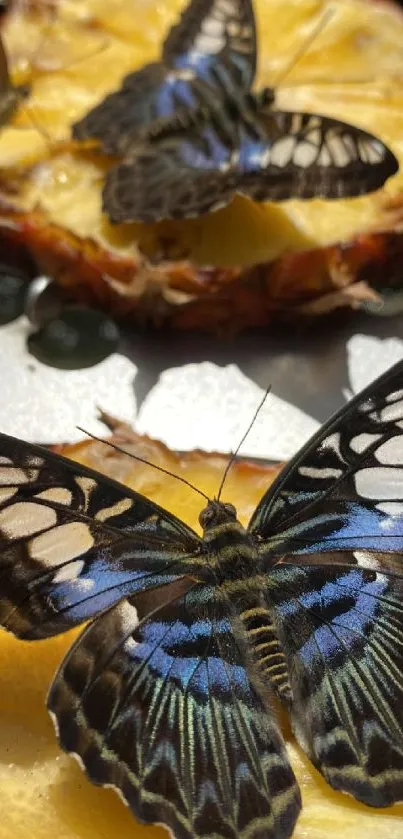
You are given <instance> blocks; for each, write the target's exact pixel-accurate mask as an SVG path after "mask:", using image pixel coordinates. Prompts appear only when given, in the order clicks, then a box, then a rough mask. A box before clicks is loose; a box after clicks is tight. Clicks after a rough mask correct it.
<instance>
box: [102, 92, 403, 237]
mask: <svg viewBox="0 0 403 839" xmlns="http://www.w3.org/2000/svg"><path fill="white" fill-rule="evenodd" d="M398 168H399V166H398V162H397V160H396V158H395V156H394V154H393V152H391V151H390V150H389V149H388V148H387V146H385V145H384V144H383V143H382V142H381V141H380V140H378V139H377V138H376V137H374V136H373V135H372V134H369V133H368V132H366V131H363V130H362V129H360V128H355V127H354V126H352V125H349V124H347V123H344V122H341V121H340V120H335V119H331V118H328V117H323V116H318V115H316V114H303V113H291V112H286V111H275V110H273V108H272V95H271V92H270V91H263V92H262V94H260V95H256V96H254V95H253V94H248V96H246V97H245V99H244V103H243V105H242V107H241V108H239V107H238V105H237V104H235V103H234V102H230V101H229V100H228V101H226V102H225V103H224V105H219V106H218V107H217V108H214V109H211V111H210V115H209V119H208V121H206V118H205V113H204V111H202V110H200V111H199V112H197V111H194V112H193V113H189V114H188V115H187V122H186V120H184V119H183V118H181V119H180V120H179V119H176V120H175V119H174V120H171V122H170V124H165V125H160V126H157V127H156V129H155V131H154V134H151V133H150V135H149V137H148V140H147V142H146V143H143V144H137V145H134V146H133V148H132V150H131V151H128V153H127V155H126V157H125V159H124V160H123V161H122V162H121V163H119V164H117V165H115V166H112V168H111V169H110V170H109V172H108V174H107V177H106V181H105V186H104V189H103V209H104V211H105V212H106V213H107V215H108V217H109V219H110V221H111V222H113V223H115V224H119V223H121V222H126V221H143V222H154V221H160V220H161V219H167V218H176V219H182V218H190V217H195V216H199V215H202V214H203V213H207V212H212V211H215V210H218V209H219V208H221V207H225V206H226V205H227V204H228V203H229V202H230V201H232V199H233V198H234V197H235V195H236V194H239V195H244V196H246V197H248V198H252V199H253V200H254V201H285V200H287V199H289V198H303V199H306V198H318V197H322V198H346V197H351V196H357V195H361V194H364V193H367V192H371V191H373V190H376V189H379V188H380V187H381V186H382V185H383V184H384V182H385V181H386V180H387V179H388V178H389V177H391V175H394V174H395V173H396V172H397V170H398Z"/></svg>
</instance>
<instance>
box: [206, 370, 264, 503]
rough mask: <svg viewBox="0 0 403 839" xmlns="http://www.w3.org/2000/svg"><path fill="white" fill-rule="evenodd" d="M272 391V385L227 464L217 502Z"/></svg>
mask: <svg viewBox="0 0 403 839" xmlns="http://www.w3.org/2000/svg"><path fill="white" fill-rule="evenodd" d="M270 391H271V385H269V387H268V388H267V390H266V392H265V394H264V396H263V398H262V399H261V400H260V402H259V405H258V406H257V408H256V411H255V413H254V414H253V417H252V420H251V422H250V423H249V425H248V427H247V429H246V431H245V434H244V435H243V437H242V440H241V441H240V442H239V443H238V445H237V447H236V449H235V451H234V452H233V454H232V455H231V457H230V459H229V461H228V463H227V465H226V467H225V470H224V474H223V476H222V479H221V483H220V486H219V489H218V495H217V501H219V500H220V497H221V493H222V491H223V487H224V484H225V481H226V480H227V476H228V472H229V470H230V469H231V466H232V465H233V463H234V460H235V458H236V456H237V454H238V452H239V449H240V448H241V446H242V445H243V443H244V442H245V440H246V438H247V436H248V434H249V432H250V430H251V428H252V426H253V424H254V422H255V420H256V417H257V416H258V414H259V412H260V410H261V408H263V405H264V403H265V402H266V399H267V397H268V395H269V393H270Z"/></svg>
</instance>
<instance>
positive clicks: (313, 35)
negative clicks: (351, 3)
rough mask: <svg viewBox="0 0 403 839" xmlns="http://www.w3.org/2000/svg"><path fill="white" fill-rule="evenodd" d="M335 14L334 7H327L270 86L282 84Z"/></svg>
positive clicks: (276, 86)
mask: <svg viewBox="0 0 403 839" xmlns="http://www.w3.org/2000/svg"><path fill="white" fill-rule="evenodd" d="M335 14H336V10H335V9H328V10H327V12H325V14H324V15H323V17H321V19H320V20H319V21H318V23H317V25H316V26H314V28H313V30H312V32H311V34H310V35H309V36H308V38H307V39H306V40H305V41H304V43H303V44H301V46H300V48H299V49H298V50H297V51H296V52H295V53H294V55H293V57H292V59H291V61H290V62H289V64H287V66H286V68H285V70H283V71H282V72H281V73H280V75H279V76H277V79H275V80H274V82H273V84H272V87H273V88H274V89H276V88H278V87H280V85H282V84H283V82H284V79H286V78H287V76H289V74H290V73H291V71H292V70H293V69H294V67H295V66H296V64H298V62H299V61H300V60H301V58H302V57H303V56H304V55H305V54H306V53H307V52H308V50H309V47H310V46H311V44H313V42H314V41H316V38H317V37H318V35H320V33H321V32H323V30H324V29H325V27H326V26H327V25H328V23H330V21H331V19H332V18H333V17H334V15H335Z"/></svg>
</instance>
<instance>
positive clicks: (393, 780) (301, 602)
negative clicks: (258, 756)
mask: <svg viewBox="0 0 403 839" xmlns="http://www.w3.org/2000/svg"><path fill="white" fill-rule="evenodd" d="M402 427H403V362H400V363H399V364H397V365H396V366H395V367H393V368H392V369H391V370H389V371H388V372H387V373H385V374H384V375H383V376H381V377H380V379H378V380H377V381H376V382H375V383H373V384H372V385H370V386H369V387H368V388H367V389H366V390H365V391H363V392H362V393H361V394H359V395H358V396H356V397H355V398H354V399H353V400H352V401H351V402H350V403H349V404H348V405H346V406H345V407H344V408H343V409H342V411H340V412H339V413H338V414H337V415H336V416H335V417H334V418H333V419H331V420H330V421H329V422H328V423H326V424H325V426H324V427H323V428H322V429H321V430H320V431H319V432H318V433H317V435H316V436H315V437H314V438H313V440H311V441H310V442H309V443H308V444H307V445H306V446H305V447H304V448H303V449H302V451H301V452H300V453H298V455H297V456H296V457H295V458H294V460H293V461H292V462H291V463H290V465H289V466H288V467H287V468H286V469H285V470H284V472H283V473H282V474H281V475H280V476H279V478H278V479H277V481H276V482H275V484H274V485H273V486H272V488H271V489H270V490H269V492H268V493H267V494H266V496H264V497H263V499H262V501H261V502H260V504H259V506H258V508H257V510H256V512H255V514H254V516H253V518H252V521H251V523H250V526H249V530H250V532H251V533H252V534H254V536H255V538H256V539H257V540H258V544H259V552H260V555H261V557H262V558H263V560H264V562H266V568H267V588H266V600H267V604H268V607H269V608H270V609H271V610H272V614H273V621H274V624H275V626H276V628H277V632H278V636H279V639H280V644H281V647H282V650H283V653H284V655H285V659H286V662H287V670H288V677H289V685H290V691H291V697H292V699H291V704H290V707H291V717H292V721H293V726H294V731H295V733H296V736H297V738H298V740H299V742H300V744H301V746H302V747H303V748H304V749H305V751H306V752H307V754H308V755H309V757H310V758H311V760H312V761H313V762H314V763H315V765H316V766H317V767H318V768H319V769H320V771H321V772H322V774H323V775H324V776H325V778H326V779H327V780H328V782H329V783H330V784H331V785H332V786H334V787H335V788H336V789H341V790H344V791H346V792H349V793H350V794H352V795H354V796H355V797H356V798H358V799H359V800H361V801H364V802H365V803H367V804H370V805H372V806H377V807H382V806H387V805H389V804H392V803H393V802H395V801H399V800H403V735H402V731H403V712H402V708H403V559H402V556H403V468H402V467H403V431H402Z"/></svg>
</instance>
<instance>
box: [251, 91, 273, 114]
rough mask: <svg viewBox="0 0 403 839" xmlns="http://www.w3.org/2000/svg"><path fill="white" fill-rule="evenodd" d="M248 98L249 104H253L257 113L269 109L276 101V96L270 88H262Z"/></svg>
mask: <svg viewBox="0 0 403 839" xmlns="http://www.w3.org/2000/svg"><path fill="white" fill-rule="evenodd" d="M249 96H250V99H251V104H253V106H254V107H255V109H256V110H257V111H260V110H261V109H262V108H267V109H270V108H271V107H272V105H273V104H274V102H275V99H276V94H275V91H274V89H273V88H272V87H264V88H263V90H259V91H258V93H250V94H249Z"/></svg>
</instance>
